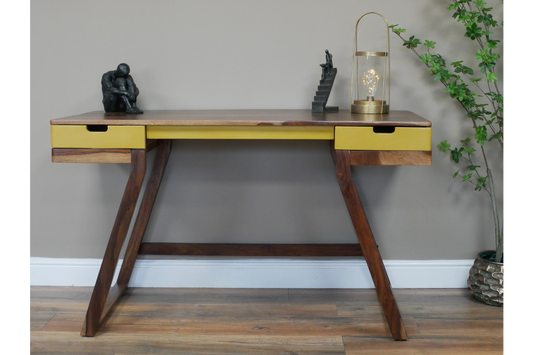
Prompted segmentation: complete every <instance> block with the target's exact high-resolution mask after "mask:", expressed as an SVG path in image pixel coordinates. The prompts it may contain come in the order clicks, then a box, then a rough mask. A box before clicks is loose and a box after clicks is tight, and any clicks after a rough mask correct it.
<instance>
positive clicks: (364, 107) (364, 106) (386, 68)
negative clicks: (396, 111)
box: [350, 12, 390, 114]
mask: <svg viewBox="0 0 533 355" xmlns="http://www.w3.org/2000/svg"><path fill="white" fill-rule="evenodd" d="M370 14H374V15H378V16H380V17H381V18H382V19H383V21H385V31H386V41H385V46H384V51H382V52H369V51H361V50H360V49H359V47H358V43H357V27H358V26H359V21H361V19H362V18H363V17H365V16H367V15H370ZM350 103H351V107H350V111H351V112H352V113H370V114H372V113H376V114H378V113H389V105H390V40H389V24H388V22H387V20H386V19H385V17H383V16H382V15H380V14H378V13H377V12H368V13H366V14H364V15H363V16H361V17H360V18H359V20H357V23H356V24H355V34H354V46H353V57H352V84H351V90H350Z"/></svg>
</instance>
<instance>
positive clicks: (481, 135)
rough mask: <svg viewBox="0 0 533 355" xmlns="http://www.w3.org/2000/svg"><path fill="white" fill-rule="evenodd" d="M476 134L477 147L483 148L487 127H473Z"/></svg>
mask: <svg viewBox="0 0 533 355" xmlns="http://www.w3.org/2000/svg"><path fill="white" fill-rule="evenodd" d="M475 130H476V134H475V138H476V140H477V142H478V143H479V145H481V146H483V145H484V144H485V142H486V141H487V127H485V126H478V127H475Z"/></svg>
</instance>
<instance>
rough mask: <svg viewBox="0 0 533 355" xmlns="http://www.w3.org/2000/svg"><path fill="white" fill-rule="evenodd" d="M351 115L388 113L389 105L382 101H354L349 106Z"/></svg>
mask: <svg viewBox="0 0 533 355" xmlns="http://www.w3.org/2000/svg"><path fill="white" fill-rule="evenodd" d="M350 112H352V113H389V105H387V101H383V100H354V101H353V104H352V105H351V108H350Z"/></svg>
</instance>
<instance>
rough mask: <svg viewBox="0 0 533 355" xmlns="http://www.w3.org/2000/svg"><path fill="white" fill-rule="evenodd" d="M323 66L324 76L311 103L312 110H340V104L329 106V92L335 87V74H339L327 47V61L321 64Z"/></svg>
mask: <svg viewBox="0 0 533 355" xmlns="http://www.w3.org/2000/svg"><path fill="white" fill-rule="evenodd" d="M320 66H321V67H322V76H321V77H320V82H319V85H318V91H317V92H316V96H315V99H314V101H313V103H312V104H311V112H338V111H339V107H338V106H327V107H326V103H327V102H328V98H329V94H330V93H331V89H332V88H333V82H334V81H335V76H337V68H333V56H332V55H331V53H330V52H329V51H328V50H327V49H326V63H324V64H320Z"/></svg>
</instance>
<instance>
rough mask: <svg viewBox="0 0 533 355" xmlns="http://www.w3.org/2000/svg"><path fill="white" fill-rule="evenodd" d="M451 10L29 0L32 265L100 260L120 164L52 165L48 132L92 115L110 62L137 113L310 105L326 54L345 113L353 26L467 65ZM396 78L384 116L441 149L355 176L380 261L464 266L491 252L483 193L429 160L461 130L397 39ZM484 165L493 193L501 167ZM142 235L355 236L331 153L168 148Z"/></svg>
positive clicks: (290, 2)
mask: <svg viewBox="0 0 533 355" xmlns="http://www.w3.org/2000/svg"><path fill="white" fill-rule="evenodd" d="M495 5H496V6H497V7H501V5H500V4H499V3H498V2H495ZM447 7H448V1H445V0H434V1H422V0H402V1H394V0H381V1H364V0H350V1H341V0H334V1H318V0H307V1H304V0H283V1H281V0H278V1H266V0H257V1H250V0H232V1H229V0H224V1H214V0H200V1H198V0H195V1H192V0H191V1H164V0H156V1H141V0H136V1H103V0H98V1H95V0H93V1H72V0H48V1H32V2H31V256H39V257H63V258H84V257H85V258H100V257H102V256H103V251H104V249H105V246H106V240H107V238H108V236H109V232H110V230H111V227H112V224H113V221H114V218H115V213H116V210H117V208H118V205H119V202H120V199H121V196H122V193H123V191H124V186H125V183H126V181H127V178H128V173H129V165H127V164H124V165H121V164H52V163H51V158H50V128H49V120H50V119H53V118H59V117H64V116H68V115H74V114H80V113H83V112H87V111H95V110H102V109H103V108H102V105H101V91H100V78H101V75H102V74H103V73H104V72H105V71H108V70H111V69H114V68H115V67H116V65H117V64H118V63H120V62H126V63H128V64H130V66H131V68H132V75H133V77H134V79H135V81H136V83H137V85H138V86H139V87H140V90H141V95H140V97H139V101H138V103H139V106H140V107H141V108H142V109H144V110H155V109H254V108H255V109H269V108H271V109H276V108H283V109H308V108H310V103H311V101H312V98H313V95H314V91H315V90H316V86H317V84H318V79H319V76H320V67H319V66H318V65H319V64H320V63H323V62H324V50H325V49H326V48H327V49H329V50H330V52H331V53H332V54H333V62H334V65H335V66H336V67H337V68H338V75H337V79H336V82H335V87H334V89H333V93H332V96H331V97H330V104H331V105H338V106H340V108H341V109H348V108H349V99H350V91H349V83H350V77H351V51H352V44H353V31H354V26H355V22H356V21H357V19H358V18H359V17H360V16H361V15H362V14H364V13H366V12H368V11H376V12H379V13H382V14H383V15H384V16H385V17H386V18H387V19H388V21H389V23H390V24H396V23H398V24H400V25H401V27H405V28H407V29H408V32H407V34H409V35H411V34H417V35H418V36H420V37H421V38H422V39H431V40H435V41H436V42H437V49H438V50H439V51H440V52H441V53H442V54H444V55H451V57H450V58H449V59H448V62H451V61H455V60H465V61H467V62H469V60H470V64H471V65H472V66H476V64H475V63H473V62H472V61H471V59H472V58H468V57H473V53H474V52H475V51H477V48H476V47H475V45H474V43H473V42H471V41H469V40H466V39H463V38H462V36H463V29H462V28H461V25H459V24H456V23H455V21H454V20H453V19H452V18H451V13H450V12H449V11H447ZM376 19H377V18H376ZM376 38H377V39H379V40H382V39H381V37H376ZM372 39H375V38H372ZM368 43H370V42H368ZM458 53H459V54H460V55H458ZM467 59H468V60H467ZM391 66H392V70H391V72H392V79H391V108H392V109H395V110H410V111H413V112H415V113H416V114H418V115H420V116H422V117H425V118H427V119H429V120H431V121H432V122H433V146H434V150H435V151H434V158H433V165H432V166H424V167H354V168H353V171H354V173H355V178H354V180H355V183H356V184H357V186H358V188H359V191H360V195H361V199H362V202H363V204H364V206H365V208H366V212H367V216H368V219H369V222H370V223H371V226H372V228H373V231H374V234H375V237H376V240H377V241H378V244H379V245H380V250H381V253H382V256H383V258H384V259H396V260H398V259H470V258H474V257H475V254H476V253H477V252H478V251H480V250H484V249H491V248H493V244H492V241H493V237H492V234H493V230H492V216H491V210H490V201H489V198H488V195H487V194H486V193H478V192H474V191H473V188H472V186H471V185H469V184H467V183H461V182H460V181H457V180H453V179H452V178H451V176H452V175H453V173H454V172H455V171H456V170H457V168H456V166H455V165H453V164H452V163H451V162H450V161H449V158H448V157H447V156H444V155H443V154H441V153H439V152H438V151H437V149H436V148H435V145H436V144H437V143H438V142H440V141H441V140H442V139H448V141H451V142H456V141H458V140H460V139H463V138H464V137H465V132H468V131H469V127H470V124H469V122H468V120H467V119H465V115H464V114H463V112H462V111H461V110H462V109H461V108H460V107H459V105H458V104H456V103H455V102H453V101H452V100H451V99H449V98H448V97H447V96H446V94H445V93H444V92H443V90H442V85H441V84H440V83H438V82H434V81H433V79H432V78H431V77H430V76H429V75H428V74H427V72H426V70H425V67H424V66H423V65H422V64H421V63H419V62H418V61H417V59H416V58H415V56H414V55H413V54H412V53H411V52H410V51H408V50H406V49H405V48H404V47H402V42H401V41H400V39H399V38H397V37H396V35H394V34H391ZM493 153H494V154H492V155H493V156H494V159H493V160H494V162H495V168H496V169H495V170H497V172H496V176H495V178H496V180H497V184H498V187H499V189H498V190H499V191H500V193H501V191H502V188H501V187H502V174H501V172H499V170H500V167H501V159H502V155H501V153H499V152H498V150H497V149H495V150H494V152H493ZM152 159H153V157H151V158H150V162H151V161H152ZM480 165H481V164H480ZM500 199H501V195H500ZM500 208H501V207H500ZM146 238H147V239H148V240H151V241H188V242H193V241H194V242H252V243H253V242H273V243H284V242H290V243H299V242H301V243H322V242H324V243H325V242H341V243H342V242H351V241H354V240H355V233H354V232H353V229H352V228H351V225H350V220H349V216H348V213H347V211H346V209H345V206H344V202H343V200H342V197H341V194H340V191H339V188H338V185H337V182H336V179H335V175H334V170H333V163H332V162H331V157H330V155H329V151H328V144H327V143H326V142H322V141H303V142H251V141H187V142H175V143H174V150H173V153H172V155H171V157H170V161H169V166H168V169H167V172H166V176H165V179H164V181H163V184H162V186H161V190H160V195H159V197H158V201H157V203H156V206H155V209H154V215H153V217H152V220H151V224H150V226H149V229H148V232H147V236H146Z"/></svg>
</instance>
